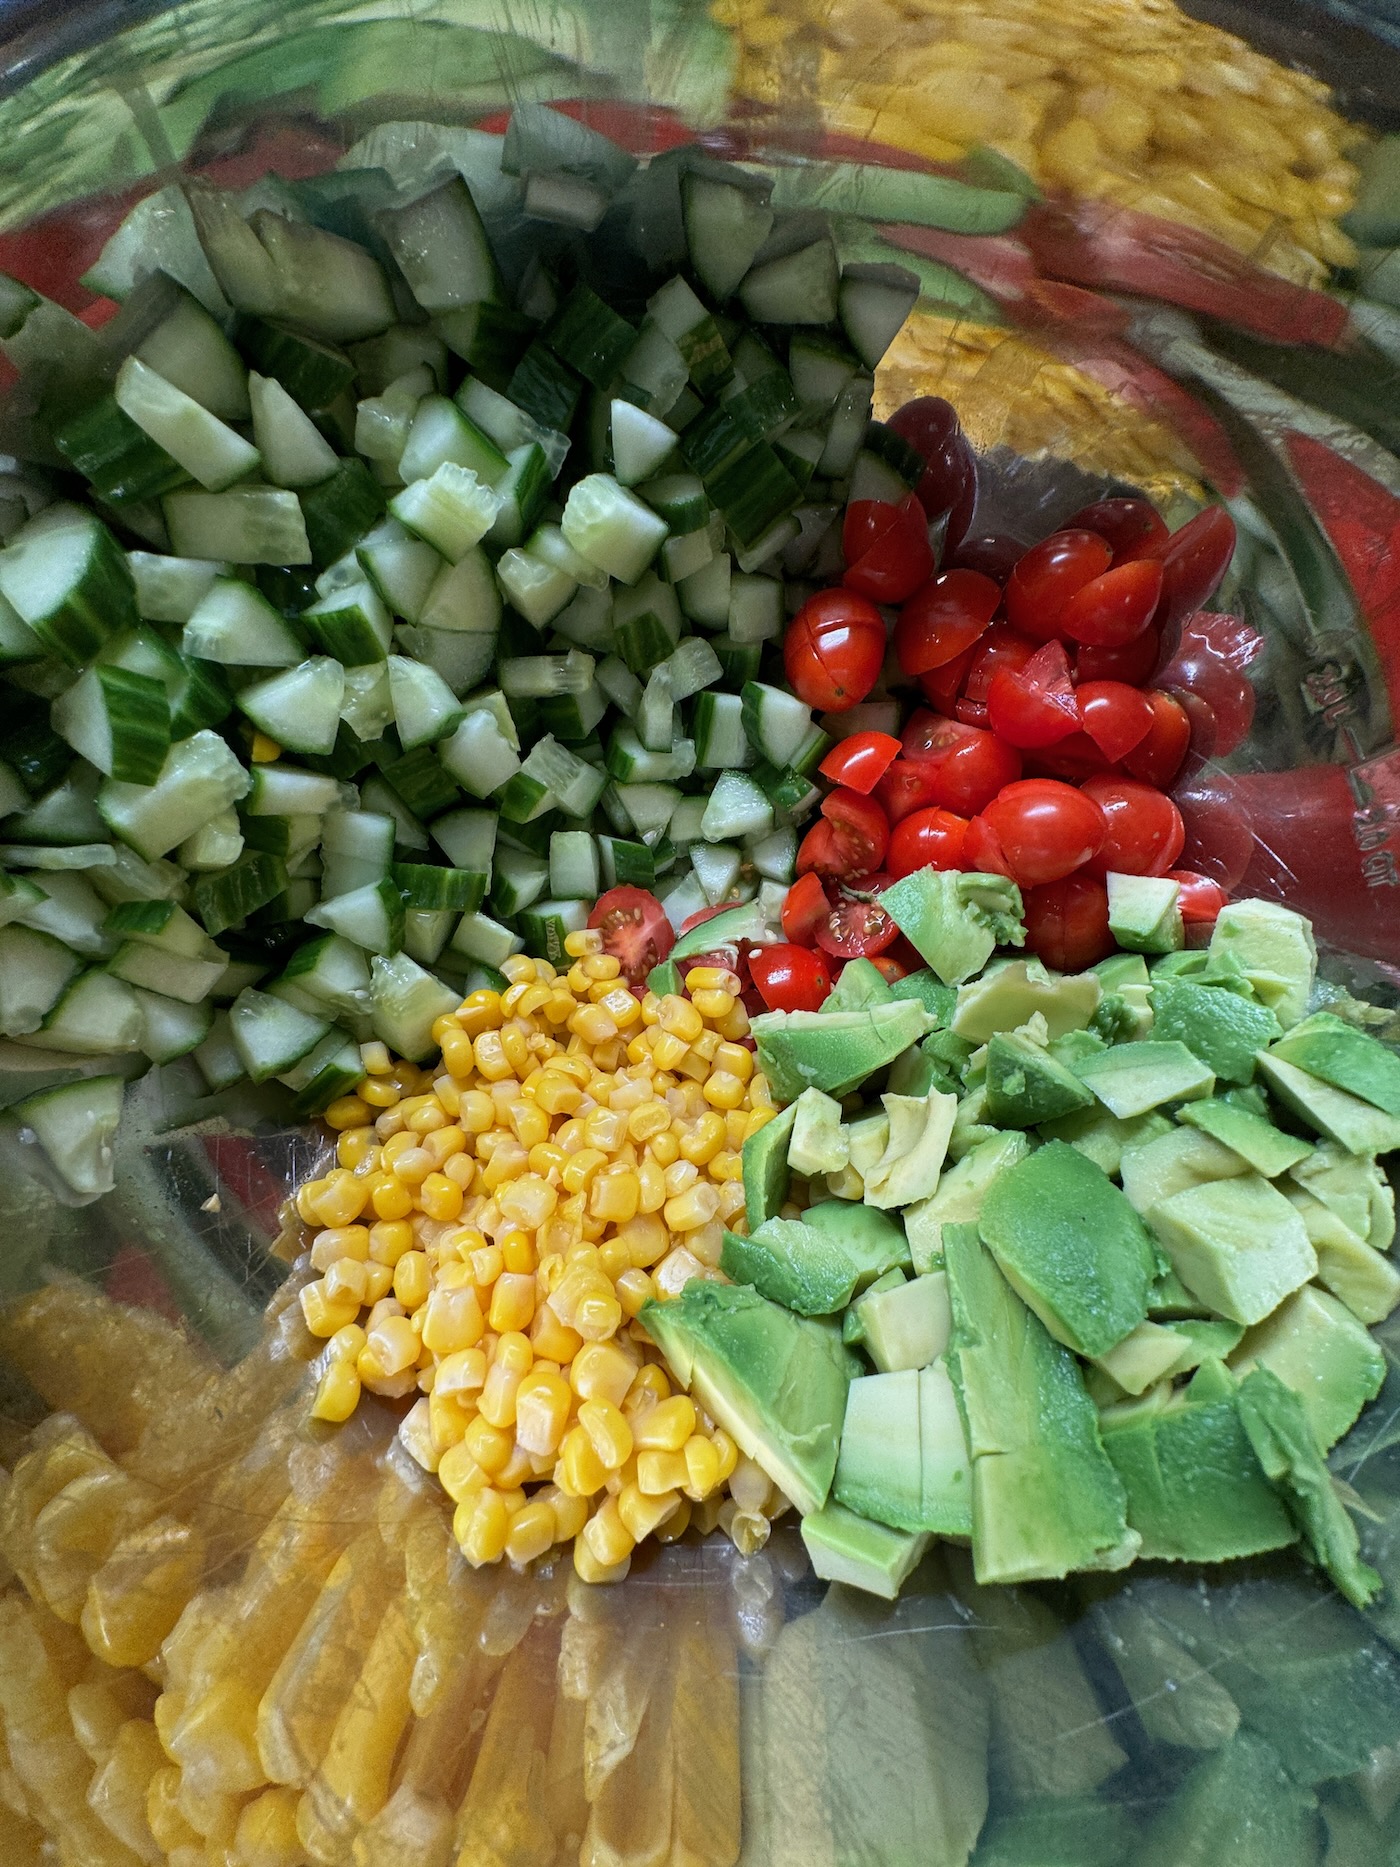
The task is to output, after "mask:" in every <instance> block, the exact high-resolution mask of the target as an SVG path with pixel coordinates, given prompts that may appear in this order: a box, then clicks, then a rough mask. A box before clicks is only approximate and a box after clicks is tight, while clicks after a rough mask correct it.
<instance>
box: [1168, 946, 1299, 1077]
mask: <svg viewBox="0 0 1400 1867" xmlns="http://www.w3.org/2000/svg"><path fill="white" fill-rule="evenodd" d="M1152 1018H1153V1022H1152V1035H1153V1036H1154V1037H1160V1038H1175V1039H1176V1041H1177V1042H1178V1043H1182V1044H1185V1046H1186V1048H1187V1049H1188V1050H1190V1051H1193V1052H1194V1053H1195V1055H1196V1056H1198V1057H1199V1058H1200V1059H1201V1061H1202V1062H1203V1063H1206V1064H1209V1066H1210V1068H1211V1069H1213V1070H1214V1071H1215V1074H1216V1075H1217V1076H1218V1077H1219V1078H1220V1080H1221V1081H1222V1082H1225V1083H1248V1082H1252V1081H1253V1079H1254V1059H1255V1056H1256V1054H1257V1053H1258V1052H1259V1051H1261V1050H1262V1049H1263V1048H1264V1046H1265V1045H1266V1044H1269V1043H1271V1042H1272V1041H1273V1039H1274V1038H1276V1037H1277V1036H1278V1035H1279V1034H1280V1030H1281V1028H1282V1027H1281V1026H1280V1024H1279V1021H1278V1019H1277V1018H1276V1017H1275V1016H1274V1014H1273V1012H1272V1011H1270V1010H1269V1008H1268V1006H1267V1005H1256V1004H1255V1003H1253V1002H1252V1000H1250V999H1248V998H1242V997H1241V996H1240V994H1239V993H1238V992H1229V991H1226V989H1225V988H1224V986H1219V985H1200V984H1197V983H1196V982H1195V981H1194V980H1191V979H1181V978H1176V979H1173V978H1163V977H1162V975H1161V973H1160V971H1158V970H1157V969H1156V968H1154V971H1153V979H1152Z"/></svg>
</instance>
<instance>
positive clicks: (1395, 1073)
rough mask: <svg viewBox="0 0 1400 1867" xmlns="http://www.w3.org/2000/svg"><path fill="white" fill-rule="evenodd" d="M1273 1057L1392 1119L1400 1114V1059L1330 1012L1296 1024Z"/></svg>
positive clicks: (1375, 1039) (1281, 1041) (1378, 1042)
mask: <svg viewBox="0 0 1400 1867" xmlns="http://www.w3.org/2000/svg"><path fill="white" fill-rule="evenodd" d="M1273 1054H1274V1055H1275V1056H1276V1057H1282V1058H1283V1060H1284V1062H1285V1063H1294V1064H1296V1065H1297V1066H1298V1068H1299V1069H1300V1070H1306V1071H1307V1072H1308V1074H1309V1075H1310V1076H1316V1077H1317V1078H1318V1080H1319V1081H1321V1082H1324V1083H1330V1084H1331V1085H1332V1087H1333V1088H1334V1089H1345V1090H1346V1091H1347V1093H1348V1094H1349V1095H1353V1096H1360V1098H1361V1100H1362V1101H1363V1102H1369V1103H1371V1104H1372V1106H1373V1107H1375V1108H1378V1109H1381V1110H1383V1111H1384V1113H1385V1114H1387V1115H1400V1056H1397V1055H1396V1053H1395V1052H1394V1051H1393V1050H1389V1049H1387V1048H1386V1046H1385V1045H1384V1044H1383V1043H1381V1042H1380V1040H1379V1039H1378V1038H1375V1037H1371V1036H1369V1035H1368V1034H1367V1033H1366V1032H1365V1031H1359V1030H1357V1028H1356V1026H1355V1025H1354V1024H1348V1023H1346V1021H1345V1020H1344V1019H1342V1018H1338V1017H1334V1016H1333V1014H1332V1013H1331V1012H1330V1011H1317V1012H1314V1013H1313V1015H1312V1017H1310V1018H1304V1019H1303V1021H1302V1023H1301V1024H1295V1025H1294V1026H1293V1028H1292V1030H1291V1031H1289V1032H1288V1034H1287V1035H1286V1036H1285V1037H1282V1038H1280V1039H1279V1041H1278V1042H1277V1043H1276V1044H1274V1045H1273Z"/></svg>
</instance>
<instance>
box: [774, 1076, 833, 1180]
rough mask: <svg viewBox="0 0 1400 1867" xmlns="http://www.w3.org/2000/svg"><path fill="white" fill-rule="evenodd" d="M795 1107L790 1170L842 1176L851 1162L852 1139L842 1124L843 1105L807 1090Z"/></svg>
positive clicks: (789, 1146)
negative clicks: (840, 1174)
mask: <svg viewBox="0 0 1400 1867" xmlns="http://www.w3.org/2000/svg"><path fill="white" fill-rule="evenodd" d="M792 1106H793V1109H794V1111H795V1114H794V1118H793V1124H792V1134H791V1136H790V1137H789V1139H788V1166H789V1167H791V1169H792V1171H793V1172H794V1173H801V1174H808V1175H810V1174H814V1173H840V1171H841V1169H842V1168H843V1167H844V1166H845V1165H846V1163H847V1162H848V1161H849V1160H850V1158H851V1137H850V1135H849V1134H848V1133H847V1132H846V1128H845V1126H844V1124H843V1123H842V1120H841V1104H840V1103H839V1102H837V1101H835V1100H834V1099H833V1098H832V1097H831V1096H829V1095H826V1094H824V1093H823V1091H822V1090H820V1089H804V1090H803V1091H802V1094H801V1095H800V1096H799V1097H798V1098H797V1100H796V1102H794V1103H793V1105H792ZM761 1132H762V1130H760V1133H761Z"/></svg>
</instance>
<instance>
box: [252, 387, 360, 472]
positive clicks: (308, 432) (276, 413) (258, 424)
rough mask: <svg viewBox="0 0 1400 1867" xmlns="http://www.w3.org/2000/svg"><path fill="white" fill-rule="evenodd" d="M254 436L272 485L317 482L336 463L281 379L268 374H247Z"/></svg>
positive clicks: (313, 425)
mask: <svg viewBox="0 0 1400 1867" xmlns="http://www.w3.org/2000/svg"><path fill="white" fill-rule="evenodd" d="M248 396H249V399H250V401H251V403H252V410H253V439H254V441H255V443H256V444H257V451H258V453H259V454H260V455H261V456H262V467H263V472H264V473H265V474H266V475H267V477H268V479H269V480H271V481H272V483H273V485H274V486H289V487H293V488H297V487H302V486H318V485H319V484H320V483H321V481H322V480H326V479H329V478H330V476H331V474H333V473H334V472H335V470H336V467H337V465H338V464H339V463H338V461H337V459H336V454H335V449H334V448H333V447H332V446H331V445H330V443H329V442H328V441H327V440H326V439H325V437H324V435H322V433H321V431H320V429H319V428H318V427H317V426H316V424H315V422H313V421H312V419H311V417H310V416H309V415H307V414H306V413H305V412H304V411H303V410H302V409H301V407H300V406H299V405H298V404H297V403H296V402H295V401H293V399H292V397H291V396H289V395H288V394H287V391H286V390H285V389H284V388H283V387H282V385H281V383H280V382H278V381H276V379H275V378H273V377H271V376H259V375H258V373H257V371H256V370H254V371H253V372H252V374H251V375H250V376H249V377H248Z"/></svg>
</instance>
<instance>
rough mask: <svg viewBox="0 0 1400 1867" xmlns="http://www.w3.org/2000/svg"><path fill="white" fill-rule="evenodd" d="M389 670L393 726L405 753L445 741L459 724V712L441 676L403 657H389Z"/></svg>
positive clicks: (419, 663)
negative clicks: (438, 741)
mask: <svg viewBox="0 0 1400 1867" xmlns="http://www.w3.org/2000/svg"><path fill="white" fill-rule="evenodd" d="M388 669H389V695H390V699H391V700H392V702H393V708H394V725H395V727H396V729H397V731H398V735H399V743H400V744H401V745H402V746H403V748H404V750H405V751H406V752H407V751H411V750H412V748H413V747H414V746H420V745H432V744H435V743H436V741H437V740H439V739H444V738H446V737H447V735H448V734H449V733H450V732H452V731H453V730H454V729H455V728H456V726H457V725H458V724H459V723H460V721H461V719H462V708H461V705H460V704H459V702H458V700H457V696H456V695H455V694H454V693H453V691H452V689H451V688H450V687H449V686H448V685H447V682H446V681H445V680H443V678H442V676H441V675H440V674H438V673H436V672H435V671H434V670H433V669H432V668H430V667H426V666H424V664H423V663H422V662H421V661H410V660H408V659H407V658H406V657H405V656H403V655H390V657H389V660H388Z"/></svg>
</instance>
